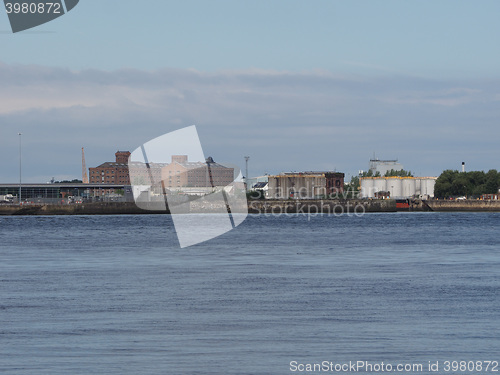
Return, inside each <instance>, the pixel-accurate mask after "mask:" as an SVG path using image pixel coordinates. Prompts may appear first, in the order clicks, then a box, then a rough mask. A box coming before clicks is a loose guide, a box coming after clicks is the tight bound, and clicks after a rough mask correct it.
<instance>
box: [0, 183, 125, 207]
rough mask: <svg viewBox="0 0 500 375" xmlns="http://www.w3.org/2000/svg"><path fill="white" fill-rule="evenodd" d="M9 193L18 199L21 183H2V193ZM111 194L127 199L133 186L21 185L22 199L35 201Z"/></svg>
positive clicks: (0, 188) (79, 184) (80, 184)
mask: <svg viewBox="0 0 500 375" xmlns="http://www.w3.org/2000/svg"><path fill="white" fill-rule="evenodd" d="M7 194H12V195H13V196H14V197H15V199H16V200H17V197H18V195H19V184H0V195H7ZM110 194H111V195H116V194H120V195H123V196H124V199H125V198H127V197H129V195H130V194H131V188H130V186H129V185H125V184H82V183H49V184H22V185H21V197H22V200H23V201H29V202H33V203H39V202H40V203H43V202H47V201H55V200H60V199H66V198H68V197H70V196H71V197H81V198H82V199H84V198H89V199H92V198H96V197H99V198H100V197H103V196H106V195H110ZM127 199H128V198H127ZM132 200H133V198H132Z"/></svg>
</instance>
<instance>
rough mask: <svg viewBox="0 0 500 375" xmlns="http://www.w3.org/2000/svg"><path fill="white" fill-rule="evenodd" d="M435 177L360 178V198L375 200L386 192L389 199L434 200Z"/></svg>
mask: <svg viewBox="0 0 500 375" xmlns="http://www.w3.org/2000/svg"><path fill="white" fill-rule="evenodd" d="M436 180H437V177H362V178H360V188H361V192H360V196H361V198H376V197H377V196H378V194H379V193H383V192H388V194H387V195H388V196H390V197H391V198H410V197H417V198H421V199H428V198H434V185H435V184H436Z"/></svg>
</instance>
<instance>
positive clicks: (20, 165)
mask: <svg viewBox="0 0 500 375" xmlns="http://www.w3.org/2000/svg"><path fill="white" fill-rule="evenodd" d="M17 135H18V136H19V204H21V182H22V177H21V176H22V159H21V150H22V147H21V146H22V143H21V136H22V135H23V133H17Z"/></svg>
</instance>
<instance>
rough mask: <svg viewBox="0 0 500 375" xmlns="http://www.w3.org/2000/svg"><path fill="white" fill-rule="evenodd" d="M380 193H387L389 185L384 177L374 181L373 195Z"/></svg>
mask: <svg viewBox="0 0 500 375" xmlns="http://www.w3.org/2000/svg"><path fill="white" fill-rule="evenodd" d="M379 191H387V183H386V181H385V178H384V177H378V178H374V179H373V193H374V194H375V193H378V192H379Z"/></svg>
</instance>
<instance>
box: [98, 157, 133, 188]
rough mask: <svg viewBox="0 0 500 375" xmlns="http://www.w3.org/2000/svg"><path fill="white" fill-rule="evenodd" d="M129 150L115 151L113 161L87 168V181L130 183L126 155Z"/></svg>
mask: <svg viewBox="0 0 500 375" xmlns="http://www.w3.org/2000/svg"><path fill="white" fill-rule="evenodd" d="M129 156H130V152H128V151H117V152H116V153H115V158H116V161H115V162H106V163H102V164H101V165H99V166H97V167H95V168H89V182H90V183H94V184H100V183H101V184H124V185H130V178H129V173H128V165H127V163H128V157H129Z"/></svg>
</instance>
